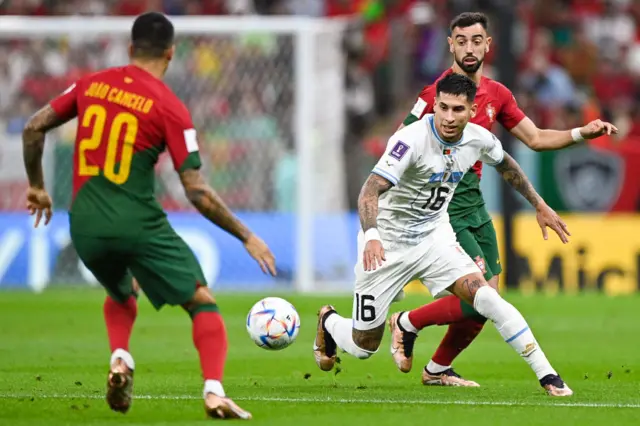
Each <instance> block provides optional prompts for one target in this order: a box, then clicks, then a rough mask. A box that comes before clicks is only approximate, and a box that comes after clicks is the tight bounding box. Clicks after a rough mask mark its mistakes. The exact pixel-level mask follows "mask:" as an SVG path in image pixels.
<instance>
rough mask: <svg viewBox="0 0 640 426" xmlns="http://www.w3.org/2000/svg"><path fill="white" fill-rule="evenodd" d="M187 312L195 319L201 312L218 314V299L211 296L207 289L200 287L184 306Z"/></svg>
mask: <svg viewBox="0 0 640 426" xmlns="http://www.w3.org/2000/svg"><path fill="white" fill-rule="evenodd" d="M182 307H183V308H184V310H185V311H187V312H189V314H190V315H191V316H192V317H193V316H194V315H195V314H196V313H198V312H200V311H212V312H218V305H217V304H216V299H215V298H214V297H213V294H211V291H210V290H209V289H208V288H207V287H201V286H199V287H198V288H197V289H196V291H195V293H194V294H193V297H192V298H191V299H190V300H189V301H188V302H187V303H185V304H183V305H182Z"/></svg>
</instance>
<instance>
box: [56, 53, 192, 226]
mask: <svg viewBox="0 0 640 426" xmlns="http://www.w3.org/2000/svg"><path fill="white" fill-rule="evenodd" d="M51 107H52V108H53V110H54V111H55V112H56V114H57V115H58V116H59V117H60V118H62V119H71V118H73V117H76V116H77V117H78V125H77V134H76V142H75V149H74V156H73V201H72V205H71V209H70V221H71V228H72V231H73V232H76V233H79V234H85V235H94V236H117V235H122V234H126V235H131V233H132V232H142V231H145V230H148V229H153V228H157V226H158V225H159V223H160V222H163V223H164V221H166V215H165V213H164V211H163V210H162V208H161V207H160V204H159V203H158V202H157V201H156V198H155V193H154V190H155V170H154V168H155V164H156V162H157V161H158V157H159V155H160V154H161V153H162V152H163V151H164V150H165V149H168V151H169V153H170V155H171V158H172V160H173V165H174V168H175V169H176V171H178V172H180V171H184V170H186V169H190V168H194V169H197V168H199V167H200V164H201V163H200V156H199V152H198V142H197V139H196V131H195V129H194V128H193V123H192V121H191V116H190V114H189V111H188V110H187V108H186V107H185V105H184V104H183V103H182V102H181V101H180V100H179V99H178V98H177V97H176V96H175V94H174V93H173V92H172V91H171V89H169V88H168V87H167V86H166V85H165V84H164V83H163V82H162V81H161V80H159V79H157V78H155V77H154V76H152V75H151V74H149V73H148V72H147V71H145V70H143V69H142V68H139V67H137V66H134V65H128V66H125V67H118V68H110V69H107V70H104V71H100V72H97V73H95V74H91V75H88V76H86V77H83V78H81V79H79V80H78V81H76V82H75V83H74V84H72V85H71V87H69V88H68V89H67V90H66V91H65V92H64V93H62V94H61V95H60V96H58V97H57V98H55V99H54V100H53V101H51Z"/></svg>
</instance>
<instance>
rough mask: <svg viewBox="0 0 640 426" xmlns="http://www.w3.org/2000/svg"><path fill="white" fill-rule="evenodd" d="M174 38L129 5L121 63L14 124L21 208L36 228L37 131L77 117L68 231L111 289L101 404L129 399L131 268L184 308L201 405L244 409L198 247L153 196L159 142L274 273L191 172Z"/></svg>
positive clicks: (46, 202)
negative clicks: (173, 64)
mask: <svg viewBox="0 0 640 426" xmlns="http://www.w3.org/2000/svg"><path fill="white" fill-rule="evenodd" d="M173 40H174V29H173V25H172V24H171V22H170V21H169V20H168V19H167V18H166V17H165V16H164V15H162V14H160V13H155V12H152V13H145V14H143V15H140V16H138V17H137V18H136V19H135V22H134V23H133V27H132V29H131V44H130V47H129V54H130V58H131V62H130V64H129V65H127V66H124V67H118V68H110V69H106V70H104V71H100V72H97V73H95V74H92V75H89V76H86V77H83V78H81V79H80V80H78V81H77V82H76V83H75V84H73V85H72V86H71V87H69V88H68V89H67V90H66V91H65V92H64V93H62V94H61V95H60V96H59V97H57V98H56V99H54V100H53V101H51V103H50V104H49V105H47V106H45V107H44V108H43V109H41V110H40V111H38V112H37V113H36V114H35V115H34V116H33V117H32V118H31V119H30V120H29V122H28V123H27V125H26V127H25V130H24V134H23V141H24V161H25V167H26V169H27V175H28V177H29V185H30V187H29V191H28V195H27V207H28V209H29V210H30V212H31V214H35V215H36V220H35V226H36V227H37V226H38V224H39V223H40V221H41V219H42V216H43V215H44V216H45V222H44V223H45V225H46V224H47V223H48V222H49V220H50V219H51V215H52V211H51V199H50V197H49V195H48V194H47V191H46V190H45V186H44V179H43V174H42V164H41V163H42V162H41V160H42V150H43V145H44V141H45V133H46V132H47V131H49V130H51V129H53V128H55V127H57V126H59V125H61V124H62V123H64V122H66V121H69V120H70V119H72V118H74V117H76V116H77V117H78V127H77V136H76V145H75V153H74V157H73V158H74V166H73V202H72V205H71V210H70V214H69V220H70V232H71V239H72V241H73V244H74V247H75V249H76V250H77V252H78V255H79V256H80V258H81V259H82V262H83V263H84V264H85V265H86V266H87V268H89V270H91V272H92V273H93V274H94V275H95V277H96V278H97V279H98V280H99V281H100V283H101V284H102V285H103V286H104V287H105V289H106V291H107V294H108V296H107V298H106V301H105V303H104V317H105V322H106V325H107V333H108V336H109V344H110V347H111V351H112V355H111V362H110V371H109V375H108V381H107V402H108V403H109V406H110V407H111V409H113V410H115V411H119V412H122V413H126V412H127V411H128V410H129V408H130V406H131V401H132V388H133V373H134V368H135V364H134V360H133V357H132V355H131V354H130V353H129V337H130V335H131V330H132V328H133V324H134V321H135V319H136V313H137V303H136V297H135V296H134V292H133V290H132V277H135V279H136V280H137V281H138V283H139V284H140V286H141V287H142V289H143V290H144V292H145V294H146V295H147V297H148V298H149V300H150V301H151V303H152V304H153V306H154V307H155V308H156V309H157V310H159V309H160V308H161V307H162V306H163V305H165V304H168V305H180V306H182V307H183V308H184V309H185V310H186V311H187V312H188V313H189V315H190V316H191V319H192V321H193V342H194V345H195V347H196V349H197V350H198V354H199V356H200V365H201V369H202V375H203V379H204V391H203V395H204V406H205V411H206V413H207V415H208V416H210V417H213V418H224V419H228V418H239V419H250V418H251V414H250V413H249V412H247V411H245V410H243V409H241V408H240V407H238V406H237V405H236V404H235V403H234V402H233V401H232V400H231V399H229V398H228V397H226V395H225V391H224V389H223V386H222V383H221V382H222V375H223V370H224V364H225V358H226V353H227V336H226V331H225V326H224V322H223V320H222V318H221V316H220V314H219V312H218V306H217V304H216V301H215V299H214V298H213V296H212V294H211V292H210V291H209V289H208V288H207V282H206V280H205V277H204V275H203V273H202V270H201V268H200V265H199V264H198V261H197V260H196V257H195V256H194V254H193V252H192V251H191V250H190V248H189V247H188V246H187V245H186V243H185V242H184V241H183V240H182V238H180V237H179V236H178V234H176V232H175V231H174V230H173V228H172V227H171V225H170V224H169V222H168V220H167V218H166V214H165V213H164V211H163V210H162V208H161V206H160V204H159V203H158V202H157V201H156V199H155V196H154V181H155V175H154V166H155V164H156V162H157V161H158V157H159V155H160V154H161V153H162V152H163V151H164V150H165V148H166V149H168V151H169V154H170V155H171V158H172V160H173V164H174V167H175V170H176V171H177V172H178V174H179V175H180V180H181V182H182V185H183V186H184V189H185V192H186V195H187V197H188V199H189V200H190V201H191V203H193V205H194V206H195V207H196V208H197V209H198V211H200V213H201V214H202V215H203V216H205V217H206V218H207V219H209V220H210V221H211V222H213V223H214V224H216V225H218V226H220V227H221V228H223V229H224V230H226V231H227V232H229V233H230V234H232V235H234V236H235V237H236V238H238V239H239V240H240V241H242V243H243V244H244V246H245V248H246V250H247V252H248V253H249V254H250V255H251V256H252V257H253V258H254V259H255V260H256V261H257V262H258V263H259V264H260V267H261V268H262V270H263V271H264V272H269V273H271V274H272V275H275V264H274V262H275V261H274V257H273V254H272V253H271V251H270V250H269V248H268V247H267V245H266V244H265V243H264V242H263V241H262V240H261V239H260V238H258V237H257V236H256V235H255V234H253V233H252V232H251V231H250V230H249V229H247V227H245V226H244V225H243V224H242V223H241V222H240V221H239V220H238V219H237V218H236V217H235V216H234V215H233V213H231V212H230V211H229V209H228V208H227V207H226V206H225V204H224V202H223V201H222V200H221V199H220V198H219V197H218V195H217V194H216V193H215V192H214V191H213V190H212V189H211V188H210V187H209V186H208V185H207V184H206V183H205V181H204V179H203V178H202V176H201V175H200V173H199V171H198V169H199V168H200V165H201V163H200V156H199V153H198V141H197V137H196V130H195V129H194V127H193V123H192V122H191V117H190V114H189V112H188V110H187V108H186V107H185V105H184V104H183V103H182V102H181V101H180V100H179V99H178V98H177V97H176V96H175V95H174V94H173V92H172V91H171V90H170V89H169V88H168V87H167V86H166V85H165V84H164V83H163V82H162V78H163V76H164V74H165V72H166V70H167V67H168V66H169V62H170V61H171V59H172V58H173V55H174V51H175V47H174V44H173Z"/></svg>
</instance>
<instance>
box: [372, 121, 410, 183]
mask: <svg viewBox="0 0 640 426" xmlns="http://www.w3.org/2000/svg"><path fill="white" fill-rule="evenodd" d="M405 134H406V133H405ZM415 158H416V148H415V142H413V141H412V140H411V139H408V138H404V139H402V140H401V138H400V137H399V135H398V134H397V133H396V134H395V135H393V136H392V137H391V139H389V142H388V144H387V149H386V150H385V152H384V154H383V155H382V157H381V158H380V160H379V161H378V164H376V166H375V167H374V168H373V171H372V173H375V174H377V175H379V176H382V177H383V178H385V179H387V180H388V181H389V182H391V183H392V184H394V185H397V184H398V182H400V179H401V178H402V175H403V174H404V172H405V171H406V170H407V169H408V168H409V167H410V166H411V165H412V164H413V163H414V162H415Z"/></svg>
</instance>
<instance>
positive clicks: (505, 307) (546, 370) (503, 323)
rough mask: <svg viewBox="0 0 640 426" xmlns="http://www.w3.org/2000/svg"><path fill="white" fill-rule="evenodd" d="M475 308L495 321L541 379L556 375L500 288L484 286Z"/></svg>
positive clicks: (519, 315) (501, 331) (477, 294)
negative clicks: (497, 289)
mask: <svg viewBox="0 0 640 426" xmlns="http://www.w3.org/2000/svg"><path fill="white" fill-rule="evenodd" d="M473 307H474V309H475V310H476V311H478V313H479V314H480V315H482V316H484V317H486V318H489V319H490V320H491V321H493V323H494V325H495V326H496V328H497V329H498V333H500V335H501V336H502V338H503V339H504V340H505V342H507V343H508V344H509V345H510V346H511V347H512V348H513V349H515V351H516V352H518V353H519V354H520V356H521V357H523V358H524V360H525V361H527V364H529V366H530V367H531V369H532V370H533V371H534V373H536V376H537V377H538V379H541V378H543V377H544V376H546V375H547V374H557V373H556V371H555V370H554V369H553V367H551V364H550V363H549V361H548V360H547V357H546V356H545V354H544V352H542V349H541V348H540V345H538V342H537V341H536V339H535V337H533V333H532V332H531V329H529V325H528V324H527V322H526V321H525V319H524V318H523V317H522V314H520V312H519V311H518V310H517V309H516V308H515V307H513V305H511V304H510V303H509V302H507V301H506V300H504V299H503V298H502V297H501V296H500V295H499V294H498V292H497V291H495V290H494V289H493V288H491V287H489V286H485V287H481V288H480V289H479V290H478V291H477V293H476V297H475V300H474V301H473Z"/></svg>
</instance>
